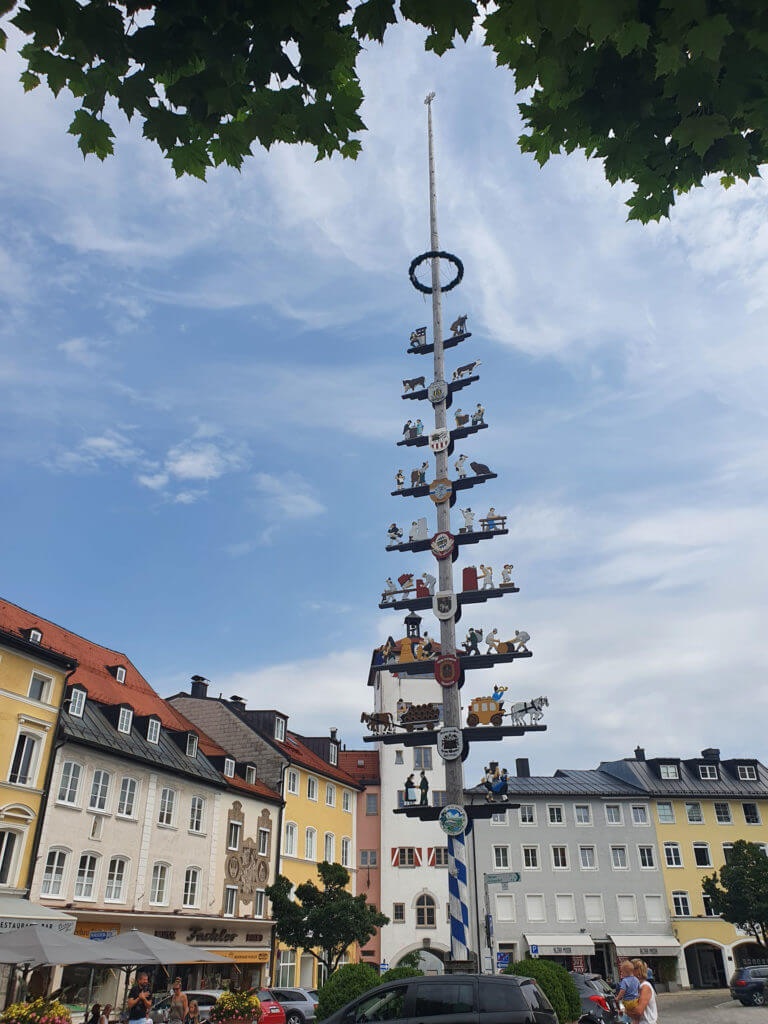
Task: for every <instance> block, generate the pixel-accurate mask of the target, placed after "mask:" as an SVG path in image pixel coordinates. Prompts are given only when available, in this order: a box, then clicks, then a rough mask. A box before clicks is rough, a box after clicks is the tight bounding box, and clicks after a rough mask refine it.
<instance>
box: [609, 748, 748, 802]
mask: <svg viewBox="0 0 768 1024" xmlns="http://www.w3.org/2000/svg"><path fill="white" fill-rule="evenodd" d="M671 761H675V759H674V758H663V757H662V758H650V759H649V760H646V761H637V760H635V758H629V757H627V758H624V759H623V760H621V761H603V762H602V763H601V764H600V769H599V770H600V772H601V773H604V774H609V775H611V776H613V777H614V778H616V779H620V780H622V781H625V782H630V783H634V784H635V785H637V786H639V787H640V788H642V789H644V790H645V791H646V793H648V794H649V795H652V796H668V797H671V798H673V799H674V798H675V797H686V796H693V797H699V798H701V799H709V800H716V799H717V797H719V796H722V797H730V798H732V799H742V798H743V799H745V800H748V799H750V798H752V799H756V800H765V799H767V798H768V769H766V767H765V766H764V765H762V764H760V762H759V761H756V760H755V759H754V758H750V757H744V758H729V759H727V760H723V761H717V762H716V761H713V760H710V759H708V758H691V759H688V760H682V761H676V762H675V763H676V764H677V766H678V768H679V772H680V778H679V779H662V778H660V777H659V767H658V766H659V763H660V762H661V763H662V764H664V763H667V764H668V763H670V762H671ZM702 764H716V765H717V769H718V776H719V778H717V779H702V778H700V777H699V765H702ZM740 764H750V765H754V766H755V768H756V769H757V780H752V781H749V780H743V779H740V778H739V776H738V769H737V766H738V765H740Z"/></svg>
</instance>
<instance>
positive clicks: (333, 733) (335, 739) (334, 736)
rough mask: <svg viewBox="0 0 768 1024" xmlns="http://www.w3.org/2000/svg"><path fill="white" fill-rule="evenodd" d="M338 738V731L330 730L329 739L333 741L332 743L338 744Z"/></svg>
mask: <svg viewBox="0 0 768 1024" xmlns="http://www.w3.org/2000/svg"><path fill="white" fill-rule="evenodd" d="M338 737H339V730H338V729H331V739H332V740H333V742H334V743H338V742H339V739H338Z"/></svg>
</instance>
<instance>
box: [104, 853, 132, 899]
mask: <svg viewBox="0 0 768 1024" xmlns="http://www.w3.org/2000/svg"><path fill="white" fill-rule="evenodd" d="M118 862H119V863H121V864H122V866H123V875H122V880H121V882H120V891H119V894H118V895H117V896H115V895H114V880H113V882H112V883H111V884H112V886H113V890H112V892H113V895H111V896H108V895H107V893H108V892H109V886H110V880H109V878H110V875H111V874H112V865H113V864H116V863H118ZM129 870H130V861H129V860H128V858H127V857H124V856H123V855H122V854H115V855H114V856H113V857H110V858H109V863H108V864H107V877H106V879H105V881H104V902H105V903H125V901H126V895H127V892H128V875H129Z"/></svg>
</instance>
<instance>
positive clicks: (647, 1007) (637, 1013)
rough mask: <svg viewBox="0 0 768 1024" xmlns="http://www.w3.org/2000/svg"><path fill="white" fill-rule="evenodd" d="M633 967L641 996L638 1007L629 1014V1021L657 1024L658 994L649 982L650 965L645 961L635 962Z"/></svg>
mask: <svg viewBox="0 0 768 1024" xmlns="http://www.w3.org/2000/svg"><path fill="white" fill-rule="evenodd" d="M632 966H633V967H634V970H635V977H636V978H637V980H638V981H639V982H640V994H639V996H638V998H637V1007H636V1009H635V1010H634V1011H633V1012H629V1019H630V1020H631V1021H633V1022H634V1024H657V1021H658V1019H659V1011H658V1009H657V1008H656V993H655V992H654V990H653V985H652V984H651V983H650V981H648V965H647V964H646V963H645V961H644V960H640V959H637V960H633V961H632Z"/></svg>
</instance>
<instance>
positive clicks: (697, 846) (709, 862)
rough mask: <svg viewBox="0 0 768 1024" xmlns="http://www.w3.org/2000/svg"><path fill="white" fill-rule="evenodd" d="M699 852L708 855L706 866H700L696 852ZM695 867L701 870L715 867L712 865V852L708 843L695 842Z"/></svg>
mask: <svg viewBox="0 0 768 1024" xmlns="http://www.w3.org/2000/svg"><path fill="white" fill-rule="evenodd" d="M697 850H704V851H705V853H706V855H707V863H706V864H699V862H698V860H697V858H696V851H697ZM693 866H694V867H696V868H700V869H701V868H711V867H713V866H714V865H713V864H712V851H711V849H710V848H709V843H706V842H703V841H702V842H695V843H694V844H693Z"/></svg>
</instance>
